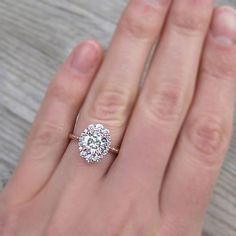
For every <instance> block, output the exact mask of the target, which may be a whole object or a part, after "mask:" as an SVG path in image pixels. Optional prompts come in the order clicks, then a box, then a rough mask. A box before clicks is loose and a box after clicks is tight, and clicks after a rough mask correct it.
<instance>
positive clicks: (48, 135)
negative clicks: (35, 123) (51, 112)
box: [29, 122, 65, 150]
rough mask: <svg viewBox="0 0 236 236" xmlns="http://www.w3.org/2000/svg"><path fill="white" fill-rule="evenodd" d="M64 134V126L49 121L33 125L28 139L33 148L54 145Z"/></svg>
mask: <svg viewBox="0 0 236 236" xmlns="http://www.w3.org/2000/svg"><path fill="white" fill-rule="evenodd" d="M64 136H65V131H64V128H63V127H62V126H61V127H60V126H59V125H56V124H54V123H51V122H43V123H41V125H40V127H33V130H32V132H31V134H30V137H29V140H32V146H33V148H35V147H37V148H36V149H37V150H39V149H38V148H41V147H46V146H51V145H55V144H56V143H58V142H60V140H61V137H64Z"/></svg>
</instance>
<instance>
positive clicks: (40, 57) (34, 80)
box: [0, 0, 236, 236]
mask: <svg viewBox="0 0 236 236" xmlns="http://www.w3.org/2000/svg"><path fill="white" fill-rule="evenodd" d="M126 2H127V1H126V0H113V1H110V0H99V1H95V0H0V82H1V86H0V189H2V188H3V186H4V185H5V184H6V182H7V180H8V179H9V177H10V175H11V174H12V171H13V170H14V168H15V166H16V165H17V161H18V160H19V156H20V153H21V150H22V148H23V146H24V140H25V138H26V136H27V133H28V131H29V129H30V126H31V123H32V121H33V119H34V117H35V113H36V111H37V109H38V108H39V105H40V102H41V100H42V99H43V95H44V93H45V90H46V87H47V85H48V83H49V81H50V80H51V78H52V76H53V74H54V73H55V71H56V69H57V68H58V66H59V65H60V64H61V63H62V62H63V60H64V59H65V57H66V56H67V55H68V53H69V52H70V50H71V49H72V48H73V47H74V46H75V45H77V43H78V42H80V41H82V40H84V39H87V38H95V39H97V40H98V41H100V42H101V43H102V45H103V46H104V48H106V47H107V45H108V43H109V41H110V39H111V36H112V32H113V31H114V29H115V25H116V23H117V20H118V18H119V16H120V14H121V11H122V9H123V8H124V6H125V4H126ZM217 4H220V5H221V4H230V5H232V6H234V7H236V0H228V1H227V0H221V1H220V0H219V1H217ZM234 127H236V122H235V124H234ZM12 135H14V140H12V138H11V136H12ZM235 222H236V131H235V132H234V137H233V139H232V144H231V146H230V149H229V152H228V155H227V158H226V160H225V163H224V165H223V168H222V171H221V174H220V177H219V180H218V183H217V186H216V189H215V192H214V195H213V197H212V201H211V204H210V206H209V208H208V211H207V215H206V220H205V226H204V233H203V235H205V236H235V235H236V224H235Z"/></svg>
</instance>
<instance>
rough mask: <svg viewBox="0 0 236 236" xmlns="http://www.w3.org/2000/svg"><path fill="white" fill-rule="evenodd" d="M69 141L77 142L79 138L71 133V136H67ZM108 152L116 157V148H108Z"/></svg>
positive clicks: (117, 151) (117, 150)
mask: <svg viewBox="0 0 236 236" xmlns="http://www.w3.org/2000/svg"><path fill="white" fill-rule="evenodd" d="M69 139H71V140H74V141H79V136H77V135H75V134H72V133H71V134H69ZM109 152H110V153H113V154H115V155H118V153H119V149H118V148H114V147H110V148H109Z"/></svg>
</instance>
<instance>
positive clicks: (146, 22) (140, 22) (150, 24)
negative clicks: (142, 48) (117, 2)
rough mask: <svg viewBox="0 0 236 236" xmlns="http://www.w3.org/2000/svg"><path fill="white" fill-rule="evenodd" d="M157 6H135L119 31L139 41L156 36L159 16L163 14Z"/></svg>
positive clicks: (140, 4) (126, 15)
mask: <svg viewBox="0 0 236 236" xmlns="http://www.w3.org/2000/svg"><path fill="white" fill-rule="evenodd" d="M161 12H162V11H161V9H160V7H158V6H157V4H150V3H147V2H146V3H140V1H139V3H138V4H134V5H133V6H132V7H130V9H129V10H128V11H127V13H126V14H125V15H124V17H123V19H122V21H121V24H120V27H119V29H120V30H121V31H124V32H126V33H128V34H129V35H131V36H133V37H134V38H139V39H148V38H150V37H151V38H152V37H154V36H155V35H156V31H157V23H158V22H159V21H158V18H157V17H158V16H159V15H160V14H161Z"/></svg>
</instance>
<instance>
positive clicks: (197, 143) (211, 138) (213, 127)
mask: <svg viewBox="0 0 236 236" xmlns="http://www.w3.org/2000/svg"><path fill="white" fill-rule="evenodd" d="M228 126H229V125H228V124H227V122H225V121H223V119H222V118H220V117H214V116H212V115H208V116H202V117H201V116H199V117H198V118H196V119H193V120H191V121H190V122H189V123H188V124H187V127H186V131H187V134H188V135H187V136H188V137H187V138H188V140H189V142H190V143H191V146H192V147H193V148H194V151H195V152H197V153H198V154H200V156H202V155H203V156H214V155H219V154H221V153H223V152H225V151H226V149H227V144H228V141H229V139H230V132H229V130H230V129H231V128H230V127H228ZM203 160H205V162H209V164H213V162H215V161H217V160H216V159H214V158H204V159H203Z"/></svg>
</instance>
